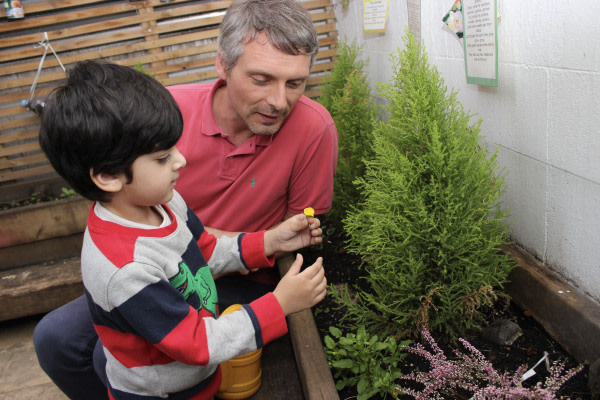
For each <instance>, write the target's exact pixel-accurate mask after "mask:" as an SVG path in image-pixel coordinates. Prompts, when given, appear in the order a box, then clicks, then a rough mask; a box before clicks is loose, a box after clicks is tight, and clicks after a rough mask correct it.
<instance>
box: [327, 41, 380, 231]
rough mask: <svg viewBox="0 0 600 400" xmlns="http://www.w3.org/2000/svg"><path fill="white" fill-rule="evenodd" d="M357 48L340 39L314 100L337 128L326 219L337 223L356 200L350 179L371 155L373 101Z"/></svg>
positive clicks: (359, 173) (359, 175)
mask: <svg viewBox="0 0 600 400" xmlns="http://www.w3.org/2000/svg"><path fill="white" fill-rule="evenodd" d="M359 55H360V48H359V47H358V46H357V45H356V42H353V43H352V44H351V45H349V44H346V43H345V42H341V43H340V44H339V46H338V51H337V60H336V62H335V65H334V67H333V70H332V72H331V75H330V76H329V77H328V79H327V80H326V81H325V82H324V83H323V85H322V87H321V92H322V94H321V96H320V97H319V99H318V101H319V103H320V104H322V105H323V106H324V107H325V108H327V110H328V111H329V113H330V114H331V117H332V118H333V121H334V122H335V126H336V128H337V131H338V139H339V140H338V164H337V171H336V174H335V178H334V190H333V205H332V208H331V211H330V212H329V216H330V221H332V222H335V223H341V221H342V219H343V218H344V217H345V216H346V214H347V212H348V211H349V210H350V209H351V208H352V207H353V206H354V205H355V204H356V203H357V202H358V201H359V199H360V193H359V191H358V188H357V187H356V186H355V185H354V184H353V182H354V181H355V180H356V179H357V178H360V177H362V176H363V175H364V173H365V164H364V161H363V160H369V159H371V158H372V157H373V149H372V145H373V135H372V132H373V126H374V121H375V110H376V108H375V105H374V103H373V100H372V96H371V92H370V87H369V83H368V82H367V79H366V76H365V73H364V71H363V70H364V68H365V66H366V62H365V61H361V60H358V56H359Z"/></svg>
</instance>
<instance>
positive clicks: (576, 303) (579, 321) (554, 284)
mask: <svg viewBox="0 0 600 400" xmlns="http://www.w3.org/2000/svg"><path fill="white" fill-rule="evenodd" d="M502 251H503V252H504V253H506V254H509V255H511V256H512V257H513V258H514V260H515V261H516V263H517V267H515V268H514V269H513V270H512V271H511V273H510V275H509V279H510V283H509V284H507V285H506V291H507V293H508V294H509V295H510V296H511V297H512V299H513V301H514V302H515V303H516V304H517V305H518V306H519V307H521V308H522V309H523V310H527V311H529V312H531V313H532V315H533V318H534V319H535V320H536V321H537V322H539V323H540V324H541V325H542V326H543V327H544V329H545V330H546V331H547V332H548V334H549V335H550V336H551V337H552V338H553V339H554V340H556V341H557V342H558V343H560V345H561V346H563V347H564V349H565V350H566V351H567V352H568V353H569V354H571V355H572V356H573V357H574V358H575V359H576V360H577V361H578V362H585V361H589V362H590V363H593V362H594V361H596V360H598V359H600V304H598V303H597V302H595V301H594V300H593V299H592V298H591V297H590V296H588V295H586V294H585V293H584V292H582V291H581V290H580V289H578V288H576V287H575V286H573V285H571V284H570V283H568V282H566V281H565V280H564V279H563V278H562V277H561V276H560V275H558V274H557V273H556V272H554V271H552V270H551V269H550V268H549V267H548V266H544V265H543V264H542V263H541V262H540V261H538V260H536V259H535V258H534V257H533V256H532V255H530V254H529V253H527V252H526V251H525V250H524V249H522V248H521V247H518V246H517V245H511V246H505V247H503V248H502Z"/></svg>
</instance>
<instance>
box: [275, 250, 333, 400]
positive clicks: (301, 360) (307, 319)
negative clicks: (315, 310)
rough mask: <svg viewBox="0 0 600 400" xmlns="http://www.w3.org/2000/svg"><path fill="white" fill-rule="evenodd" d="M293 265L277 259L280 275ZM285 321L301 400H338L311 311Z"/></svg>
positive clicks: (296, 314)
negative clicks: (300, 387)
mask: <svg viewBox="0 0 600 400" xmlns="http://www.w3.org/2000/svg"><path fill="white" fill-rule="evenodd" d="M293 262H294V256H292V255H287V256H285V257H282V258H280V259H279V260H277V266H278V268H279V273H280V275H281V276H283V275H285V274H286V273H287V272H288V271H289V269H290V267H291V266H292V263H293ZM287 320H288V331H289V334H290V338H291V340H292V347H293V348H294V354H295V356H296V364H297V366H298V374H299V375H300V382H301V384H302V390H303V392H304V398H305V399H306V400H339V395H338V391H337V389H336V388H335V382H334V380H333V376H332V374H331V370H330V369H329V363H328V362H327V356H326V355H325V350H324V349H323V345H322V344H321V337H320V336H319V332H318V330H317V325H316V324H315V320H314V317H313V315H312V312H311V310H304V311H301V312H298V313H295V314H292V315H290V316H288V318H287Z"/></svg>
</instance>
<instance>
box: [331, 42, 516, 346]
mask: <svg viewBox="0 0 600 400" xmlns="http://www.w3.org/2000/svg"><path fill="white" fill-rule="evenodd" d="M405 45H406V48H405V49H404V50H403V51H399V52H398V53H397V54H392V56H391V59H392V63H393V78H392V80H391V82H389V83H382V84H380V85H379V86H378V87H379V92H380V94H381V96H382V97H383V98H384V100H385V103H386V105H385V111H386V114H387V115H386V117H385V120H383V121H381V122H380V123H378V124H376V126H375V129H374V132H373V134H374V147H373V148H374V152H375V155H374V157H373V159H371V160H369V161H367V162H366V171H365V175H364V177H362V178H358V179H357V181H356V183H357V187H358V189H359V193H361V199H360V202H359V203H360V204H359V205H358V207H357V208H356V209H355V210H353V212H352V213H349V214H348V216H347V217H346V218H345V219H344V221H343V223H344V229H345V231H346V233H347V235H348V237H349V240H348V245H347V247H346V248H347V250H348V251H350V252H353V253H357V254H360V256H361V258H362V259H363V260H364V262H365V265H366V267H365V271H366V277H365V285H364V286H363V288H364V290H358V291H357V294H356V295H352V296H351V295H349V294H348V293H349V292H348V290H345V291H344V290H341V291H339V292H338V291H337V290H331V291H330V294H331V295H332V296H334V297H335V298H336V299H337V300H339V302H340V304H341V307H344V308H345V318H344V320H343V321H342V326H344V324H345V325H346V326H349V327H352V326H359V325H362V324H364V325H366V327H367V330H369V331H370V332H372V333H376V334H379V335H380V336H384V335H388V334H395V335H399V336H400V337H403V336H416V335H418V333H419V331H420V327H421V326H422V325H425V326H426V327H427V328H428V329H430V330H431V331H432V332H435V333H439V334H443V335H445V336H446V337H447V338H448V339H450V340H451V341H454V342H455V341H456V338H457V337H459V336H460V335H462V334H463V333H465V332H466V330H468V329H471V328H478V327H481V326H482V325H484V324H485V323H486V311H487V309H489V308H490V307H491V306H492V305H494V304H495V303H496V302H498V300H499V299H504V300H506V298H507V295H505V294H504V293H503V292H502V290H501V288H502V287H503V284H504V283H505V282H506V281H507V276H508V273H509V272H510V270H511V268H512V267H513V265H514V264H513V262H511V259H510V257H509V256H508V255H506V254H503V253H501V252H500V251H499V247H500V246H501V245H503V244H506V243H507V241H508V228H507V225H506V217H507V216H508V212H507V211H506V210H505V209H503V208H502V202H501V200H500V197H501V195H502V193H503V192H504V190H505V183H504V171H503V170H501V169H500V168H499V167H498V165H497V159H496V157H497V150H496V151H495V152H493V153H490V152H489V151H488V150H487V147H486V146H485V145H484V144H483V143H482V142H481V136H480V135H479V132H480V125H481V120H479V121H476V122H475V123H472V122H471V118H472V115H471V114H469V113H468V112H466V111H465V110H464V109H463V107H462V105H461V104H460V102H459V101H458V100H457V92H455V91H451V92H449V91H448V89H447V88H446V87H445V86H444V82H443V79H442V78H441V77H440V74H439V72H438V71H437V69H436V68H435V67H432V66H430V65H429V61H428V57H427V54H426V52H425V51H424V49H423V48H422V46H421V45H420V44H419V43H417V42H416V41H415V39H414V36H412V35H411V34H410V32H409V31H407V32H406V36H405Z"/></svg>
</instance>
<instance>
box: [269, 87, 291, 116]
mask: <svg viewBox="0 0 600 400" xmlns="http://www.w3.org/2000/svg"><path fill="white" fill-rule="evenodd" d="M267 103H268V104H269V105H270V106H271V107H272V108H274V109H276V110H284V109H285V106H286V104H287V100H286V87H285V83H275V84H273V85H272V86H271V88H270V90H269V96H268V98H267Z"/></svg>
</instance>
